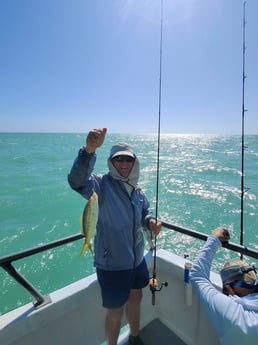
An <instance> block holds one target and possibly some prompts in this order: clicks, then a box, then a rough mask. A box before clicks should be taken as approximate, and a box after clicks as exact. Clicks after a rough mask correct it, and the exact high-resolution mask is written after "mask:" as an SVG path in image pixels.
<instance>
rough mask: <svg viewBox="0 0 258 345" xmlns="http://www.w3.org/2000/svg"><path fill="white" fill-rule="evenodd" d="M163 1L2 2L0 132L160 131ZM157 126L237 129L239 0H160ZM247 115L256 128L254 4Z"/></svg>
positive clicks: (257, 26)
mask: <svg viewBox="0 0 258 345" xmlns="http://www.w3.org/2000/svg"><path fill="white" fill-rule="evenodd" d="M160 2H161V1H160V0H1V1H0V42H1V43H0V57H1V58H0V132H3V131H18V132H24V131H25V132H34V131H35V132H87V131H88V130H89V129H91V128H96V127H107V128H108V130H109V132H110V133H117V132H120V133H156V132H157V127H158V110H159V53H160ZM163 11H164V12H163V13H164V17H163V54H162V79H161V80H162V98H161V132H164V133H214V134H241V113H242V15H243V1H242V0H163ZM246 21H247V23H246V46H247V50H246V74H247V79H246V83H245V86H246V87H245V95H246V97H245V105H246V108H247V109H248V111H247V112H246V116H245V128H246V133H247V134H258V114H257V112H258V86H257V85H258V1H257V0H248V1H247V5H246Z"/></svg>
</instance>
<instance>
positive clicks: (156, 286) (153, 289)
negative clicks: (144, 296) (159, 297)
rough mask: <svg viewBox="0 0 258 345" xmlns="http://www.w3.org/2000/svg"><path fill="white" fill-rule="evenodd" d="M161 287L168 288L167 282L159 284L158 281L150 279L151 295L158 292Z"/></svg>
mask: <svg viewBox="0 0 258 345" xmlns="http://www.w3.org/2000/svg"><path fill="white" fill-rule="evenodd" d="M163 286H166V287H167V286H168V283H167V282H163V283H160V282H159V280H158V279H156V278H154V277H152V278H150V280H149V287H150V290H151V292H152V293H155V292H159V291H160V290H161V289H162V288H163Z"/></svg>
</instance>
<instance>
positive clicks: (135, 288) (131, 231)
mask: <svg viewBox="0 0 258 345" xmlns="http://www.w3.org/2000/svg"><path fill="white" fill-rule="evenodd" d="M106 132H107V129H106V128H102V129H93V130H91V131H90V132H89V133H88V136H87V139H86V146H85V147H83V148H81V149H80V150H79V154H78V156H77V158H76V159H75V161H74V164H73V166H72V169H71V171H70V173H69V175H68V181H69V183H70V186H71V187H72V188H73V189H74V190H75V191H77V192H78V193H80V194H81V195H82V196H83V197H85V198H86V199H89V198H90V196H91V193H92V189H94V190H95V192H96V193H97V194H98V200H99V217H98V223H97V229H96V236H95V239H94V265H95V266H96V271H97V277H98V281H99V283H100V287H101V292H102V304H103V306H104V307H105V308H106V309H107V315H106V322H105V332H106V338H107V343H108V345H116V344H117V339H118V336H119V332H120V327H121V319H122V315H123V312H124V309H125V312H126V316H127V319H128V323H129V326H130V336H129V343H128V344H135V345H137V344H138V345H141V344H142V342H141V339H140V338H139V327H140V303H141V299H142V288H143V287H145V286H146V285H148V283H149V272H148V269H147V265H146V262H145V259H144V256H143V254H144V239H143V233H142V230H143V229H145V230H146V229H147V230H148V231H152V232H153V233H154V234H155V235H158V233H159V231H160V229H161V222H159V221H157V220H156V219H155V218H154V217H153V216H152V214H151V212H150V211H149V202H148V200H147V198H146V196H145V195H144V194H143V192H142V190H141V189H140V188H139V187H138V186H137V182H138V178H139V161H138V158H137V157H136V155H135V153H134V152H133V149H132V147H131V146H130V145H128V144H126V143H118V144H117V145H114V146H113V147H112V148H111V151H110V156H109V158H108V168H109V172H108V173H107V174H104V175H97V174H93V169H94V165H95V161H96V150H97V148H98V147H100V146H101V145H102V144H103V142H104V139H105V135H106Z"/></svg>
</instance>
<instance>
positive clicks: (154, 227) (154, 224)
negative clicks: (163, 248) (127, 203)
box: [149, 218, 162, 236]
mask: <svg viewBox="0 0 258 345" xmlns="http://www.w3.org/2000/svg"><path fill="white" fill-rule="evenodd" d="M161 227H162V223H161V222H160V221H159V220H156V219H153V218H151V219H150V222H149V228H150V230H151V231H152V232H153V233H154V235H155V236H157V235H158V234H159V233H160V229H161Z"/></svg>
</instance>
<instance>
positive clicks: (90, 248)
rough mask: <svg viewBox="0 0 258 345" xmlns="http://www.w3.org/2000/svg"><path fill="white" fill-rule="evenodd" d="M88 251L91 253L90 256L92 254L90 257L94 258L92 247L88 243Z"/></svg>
mask: <svg viewBox="0 0 258 345" xmlns="http://www.w3.org/2000/svg"><path fill="white" fill-rule="evenodd" d="M88 247H89V250H90V252H91V254H92V256H94V254H93V249H92V246H91V244H90V243H89V246H88Z"/></svg>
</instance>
